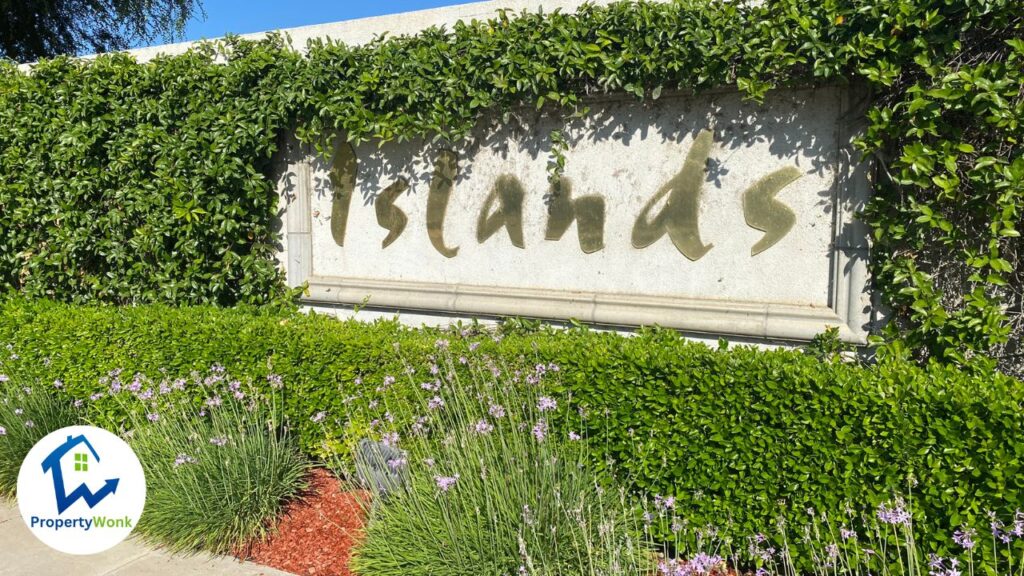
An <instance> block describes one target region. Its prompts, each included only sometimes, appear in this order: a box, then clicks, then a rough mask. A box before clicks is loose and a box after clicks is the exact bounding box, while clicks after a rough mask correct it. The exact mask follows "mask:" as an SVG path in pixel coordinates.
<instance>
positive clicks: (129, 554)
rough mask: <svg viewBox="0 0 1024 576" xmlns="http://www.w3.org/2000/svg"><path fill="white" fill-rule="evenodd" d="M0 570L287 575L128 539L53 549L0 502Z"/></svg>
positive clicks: (14, 574) (14, 573) (80, 574)
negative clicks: (91, 547)
mask: <svg viewBox="0 0 1024 576" xmlns="http://www.w3.org/2000/svg"><path fill="white" fill-rule="evenodd" d="M0 574H2V575H7V574H10V575H11V576H23V575H26V574H31V575H33V576H71V575H74V576H115V575H116V576H190V575H195V576H200V575H203V576H206V575H209V576H289V574H288V573H287V572H282V571H280V570H274V569H272V568H266V567H263V566H258V565H256V564H250V563H239V562H237V561H235V560H233V559H229V558H219V557H211V556H207V555H197V556H188V557H185V556H174V555H171V554H168V553H166V552H162V551H159V550H153V549H151V548H148V547H146V546H144V545H142V544H141V543H139V542H138V541H137V540H135V539H134V538H130V539H128V540H127V541H125V542H122V543H121V544H119V545H118V546H115V547H114V548H112V549H111V550H108V551H107V552H104V553H102V554H97V555H95V556H71V555H67V554H61V553H60V552H56V551H54V550H52V549H50V548H48V547H47V546H46V545H44V544H43V543H42V542H40V541H39V540H37V539H36V538H35V536H33V535H32V533H31V532H29V530H28V528H27V527H26V526H25V523H24V522H23V521H22V519H21V515H20V514H19V513H18V509H17V507H16V506H15V505H14V504H12V503H10V502H4V501H0Z"/></svg>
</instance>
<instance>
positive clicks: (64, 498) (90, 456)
mask: <svg viewBox="0 0 1024 576" xmlns="http://www.w3.org/2000/svg"><path fill="white" fill-rule="evenodd" d="M145 503H146V479H145V475H144V474H143V472H142V466H141V465H140V464H139V459H138V458H136V456H135V453H134V452H133V451H132V449H131V448H130V447H129V446H128V444H126V443H125V442H124V441H123V440H121V439H120V438H118V437H117V436H115V435H114V434H111V433H110V432H107V431H106V430H103V429H101V428H94V427H91V426H71V427H68V428H63V429H61V430H58V431H56V432H53V433H51V434H49V435H47V436H46V437H45V438H43V439H42V440H40V441H39V442H38V443H36V445H35V446H33V447H32V450H31V451H29V453H28V456H27V457H26V458H25V461H24V462H23V463H22V464H21V471H20V473H19V474H18V507H19V509H20V510H21V517H22V518H23V519H24V520H25V524H26V525H27V526H28V528H29V530H31V531H32V533H33V534H34V535H35V536H36V538H39V540H41V541H42V542H43V543H44V544H46V545H47V546H49V547H51V548H53V549H55V550H59V551H61V552H65V553H67V554H81V555H85V554H98V553H100V552H103V551H105V550H109V549H110V548H113V547H114V546H116V545H117V544H119V543H120V542H121V541H122V540H124V539H125V538H127V537H128V535H129V534H131V532H132V530H133V529H134V528H135V525H136V524H137V523H138V521H139V517H140V516H142V509H143V506H144V505H145Z"/></svg>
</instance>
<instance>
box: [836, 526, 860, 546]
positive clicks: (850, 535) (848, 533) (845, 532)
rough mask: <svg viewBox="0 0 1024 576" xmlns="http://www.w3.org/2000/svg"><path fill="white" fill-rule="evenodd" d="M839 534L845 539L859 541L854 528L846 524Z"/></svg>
mask: <svg viewBox="0 0 1024 576" xmlns="http://www.w3.org/2000/svg"><path fill="white" fill-rule="evenodd" d="M839 535H840V536H842V538H843V540H853V541H854V542H856V541H857V533H856V532H854V531H853V530H850V529H849V528H847V527H846V526H843V527H842V528H840V529H839Z"/></svg>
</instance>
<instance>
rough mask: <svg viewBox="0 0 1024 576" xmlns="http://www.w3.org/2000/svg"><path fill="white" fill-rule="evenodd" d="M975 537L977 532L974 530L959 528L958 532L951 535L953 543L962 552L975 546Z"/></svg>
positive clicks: (964, 527)
mask: <svg viewBox="0 0 1024 576" xmlns="http://www.w3.org/2000/svg"><path fill="white" fill-rule="evenodd" d="M976 535H977V531H976V530H975V529H974V528H968V527H966V526H961V527H960V529H959V530H957V531H956V532H954V533H953V542H956V543H957V544H958V545H959V546H960V547H961V548H963V549H964V550H973V549H974V546H975V542H974V537H975V536H976Z"/></svg>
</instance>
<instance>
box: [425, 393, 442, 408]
mask: <svg viewBox="0 0 1024 576" xmlns="http://www.w3.org/2000/svg"><path fill="white" fill-rule="evenodd" d="M442 407H444V398H441V397H440V396H434V397H433V398H431V399H430V402H427V408H429V409H431V410H438V409H440V408H442Z"/></svg>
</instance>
